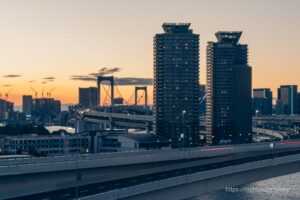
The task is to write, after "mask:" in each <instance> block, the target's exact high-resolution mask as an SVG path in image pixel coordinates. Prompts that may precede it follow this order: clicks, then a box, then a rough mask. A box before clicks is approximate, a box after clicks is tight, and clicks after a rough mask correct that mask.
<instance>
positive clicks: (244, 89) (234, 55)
mask: <svg viewBox="0 0 300 200" xmlns="http://www.w3.org/2000/svg"><path fill="white" fill-rule="evenodd" d="M215 35H216V37H217V39H218V42H208V45H207V59H206V60H207V70H206V71H207V76H206V79H207V85H206V90H207V97H206V99H207V101H206V108H207V109H206V115H207V119H206V131H207V135H206V141H207V142H208V143H209V144H220V143H223V142H224V141H226V142H232V143H242V142H250V141H252V105H251V90H252V89H251V67H249V66H248V46H247V45H244V44H239V39H240V37H241V35H242V32H217V33H216V34H215Z"/></svg>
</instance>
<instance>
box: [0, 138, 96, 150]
mask: <svg viewBox="0 0 300 200" xmlns="http://www.w3.org/2000/svg"><path fill="white" fill-rule="evenodd" d="M3 146H4V148H3V150H4V152H6V153H9V154H21V153H25V154H27V153H29V154H30V153H32V152H36V153H39V154H42V155H59V154H69V153H81V152H89V151H90V137H89V136H87V135H65V134H61V135H36V134H31V135H21V136H6V137H5V138H4V145H3Z"/></svg>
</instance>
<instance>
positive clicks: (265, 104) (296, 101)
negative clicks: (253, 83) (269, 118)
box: [252, 85, 300, 116]
mask: <svg viewBox="0 0 300 200" xmlns="http://www.w3.org/2000/svg"><path fill="white" fill-rule="evenodd" d="M252 113H253V115H256V116H260V115H298V114H300V93H299V92H298V87H297V85H281V86H280V87H279V88H278V89H277V99H274V97H273V93H272V91H271V89H270V88H256V89H253V98H252Z"/></svg>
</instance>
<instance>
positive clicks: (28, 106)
mask: <svg viewBox="0 0 300 200" xmlns="http://www.w3.org/2000/svg"><path fill="white" fill-rule="evenodd" d="M22 99H23V102H22V108H23V113H25V114H26V115H31V111H32V96H31V95H23V98H22Z"/></svg>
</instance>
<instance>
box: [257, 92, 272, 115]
mask: <svg viewBox="0 0 300 200" xmlns="http://www.w3.org/2000/svg"><path fill="white" fill-rule="evenodd" d="M272 100H273V95H272V91H271V90H270V89H269V88H257V89H253V98H252V113H253V115H272V109H273V108H272Z"/></svg>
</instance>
